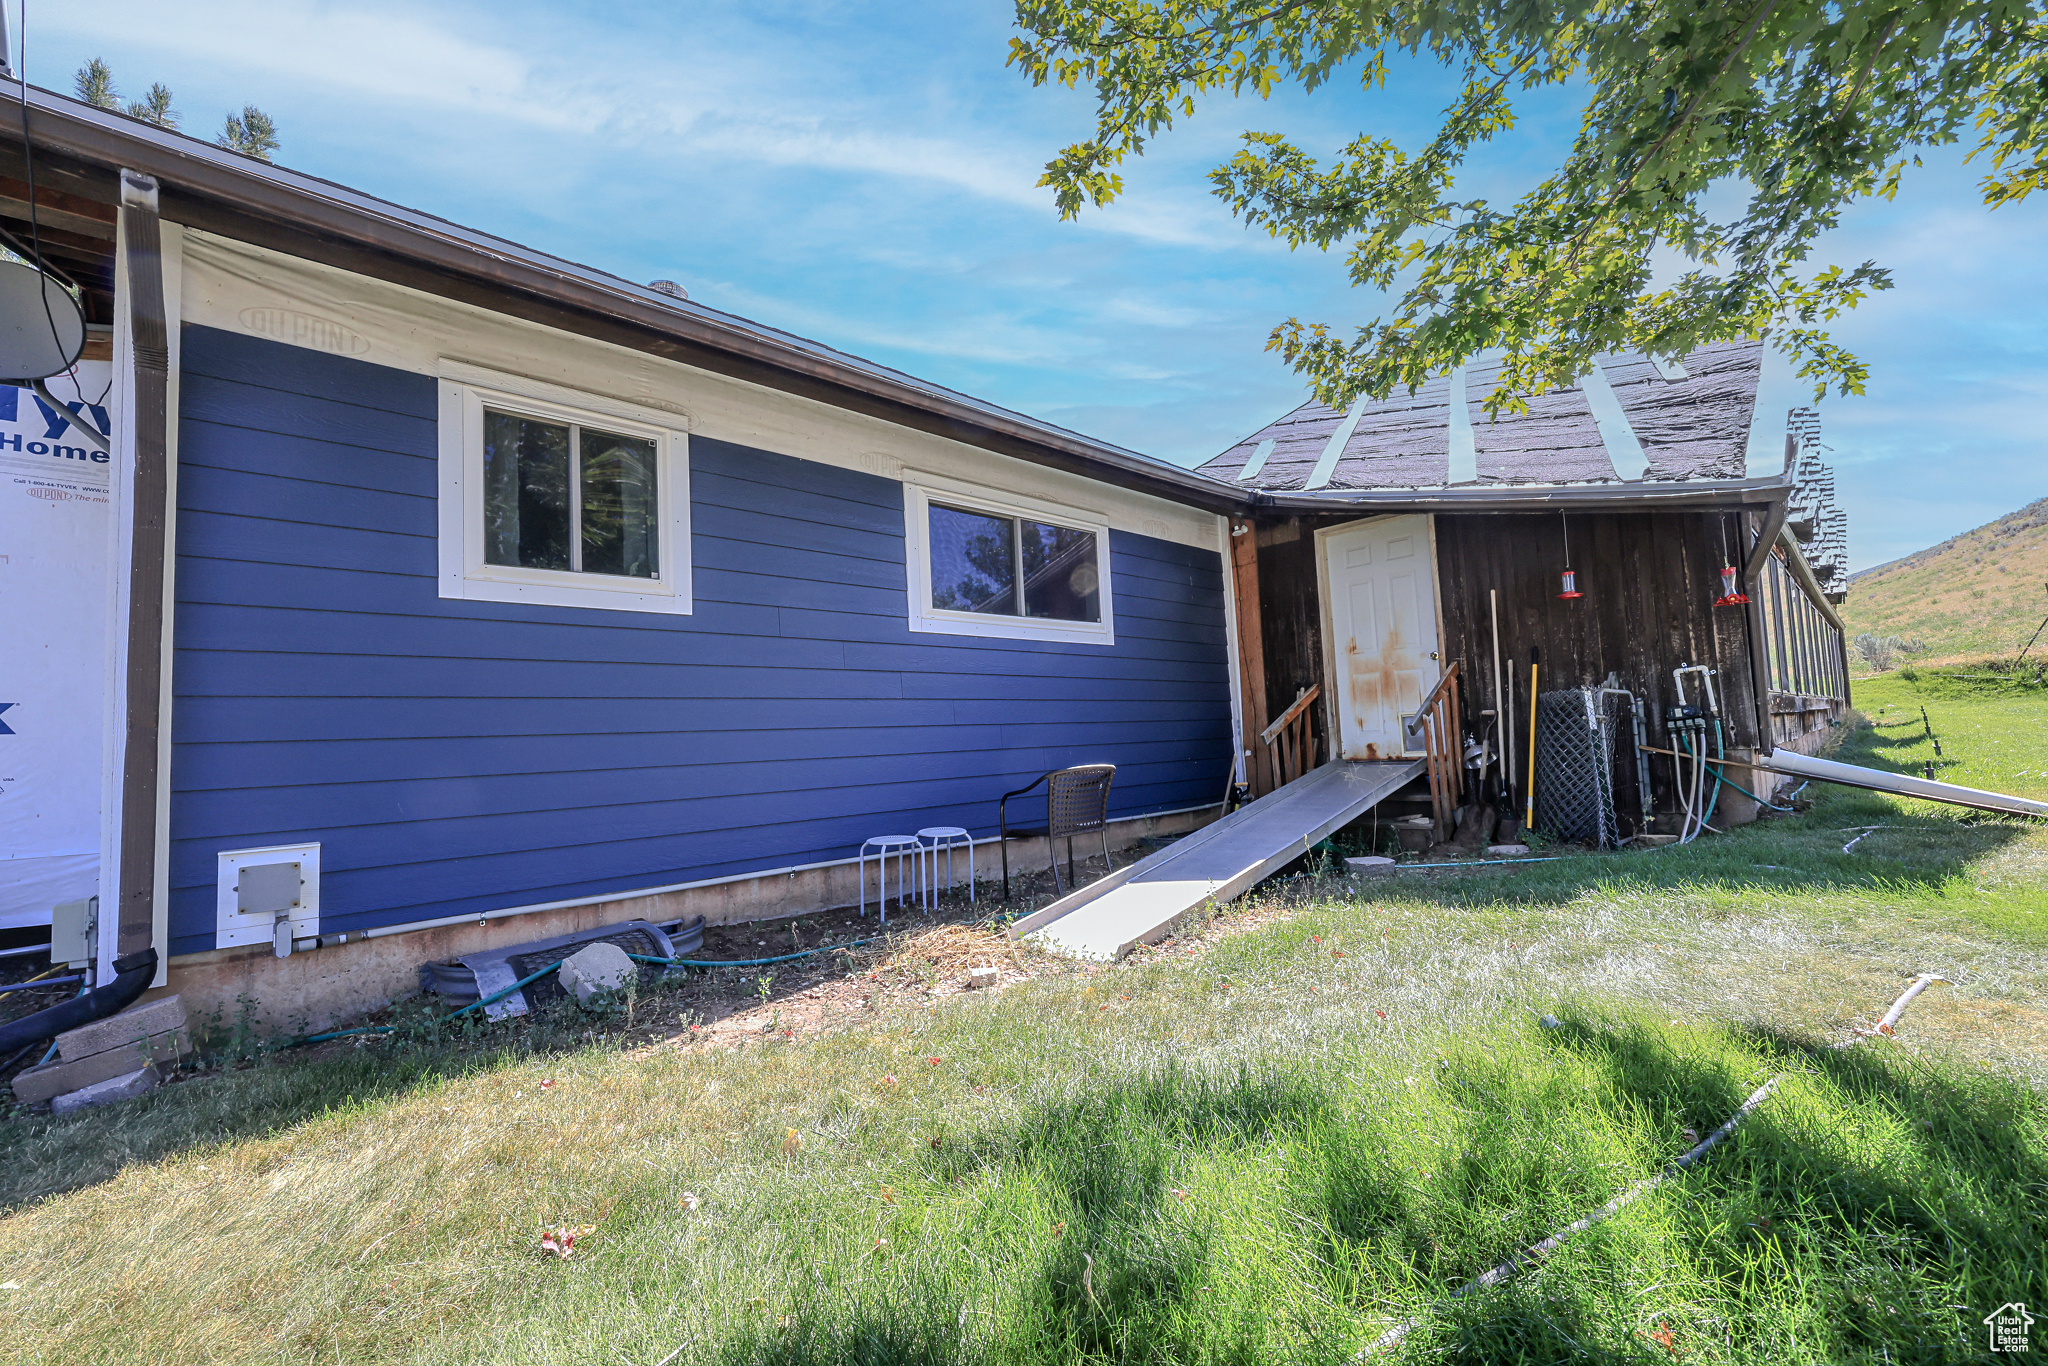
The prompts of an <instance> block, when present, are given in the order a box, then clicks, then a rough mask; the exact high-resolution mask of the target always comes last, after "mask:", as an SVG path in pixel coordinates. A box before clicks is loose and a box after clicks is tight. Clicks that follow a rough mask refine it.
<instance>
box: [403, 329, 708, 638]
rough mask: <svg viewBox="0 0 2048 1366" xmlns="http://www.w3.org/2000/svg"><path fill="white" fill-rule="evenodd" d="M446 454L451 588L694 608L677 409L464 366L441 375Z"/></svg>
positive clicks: (505, 598)
mask: <svg viewBox="0 0 2048 1366" xmlns="http://www.w3.org/2000/svg"><path fill="white" fill-rule="evenodd" d="M450 370H461V371H469V367H455V366H453V365H445V366H444V367H443V373H444V376H445V375H447V374H448V372H449V371H450ZM472 381H478V382H472ZM440 451H441V596H442V597H444V598H466V599H470V600H474V601H483V602H527V603H535V604H538V605H542V606H549V607H598V608H606V609H611V610H616V611H628V612H677V613H687V612H689V611H690V610H691V605H692V604H691V597H690V521H689V517H690V488H689V437H688V434H687V433H686V432H684V431H682V430H679V427H678V419H677V418H676V417H675V416H674V415H672V414H665V413H659V412H654V411H652V410H649V409H645V408H641V407H639V406H638V405H635V404H628V403H622V402H617V401H614V400H608V399H604V398H601V397H597V396H594V395H587V394H579V393H576V392H575V391H573V390H566V389H559V388H556V387H555V386H552V385H545V384H541V383H539V382H537V381H532V380H525V379H519V378H515V377H512V376H497V375H486V374H484V373H483V372H475V371H469V373H467V374H464V375H463V376H462V377H461V378H444V379H443V380H442V383H441V446H440Z"/></svg>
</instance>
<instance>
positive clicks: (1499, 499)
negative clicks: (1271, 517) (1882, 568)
mask: <svg viewBox="0 0 2048 1366" xmlns="http://www.w3.org/2000/svg"><path fill="white" fill-rule="evenodd" d="M1792 483H1793V481H1792V478H1791V476H1789V475H1785V474H1774V475H1769V476H1767V477H1764V478H1761V479H1713V480H1707V479H1700V480H1686V481H1683V482H1680V481H1673V482H1671V483H1657V484H1651V483H1643V484H1537V485H1516V484H1501V485H1493V486H1489V487H1485V488H1475V489H1374V490H1369V491H1367V490H1356V489H1337V490H1332V491H1331V492H1330V493H1327V494H1314V493H1269V494H1262V495H1261V496H1260V497H1259V499H1258V506H1259V510H1260V511H1262V512H1265V511H1271V512H1274V513H1284V514H1289V515H1295V516H1299V515H1303V514H1309V513H1315V514H1322V515H1329V514H1333V513H1336V514H1343V513H1348V514H1350V515H1352V516H1371V515H1372V514H1374V513H1378V512H1542V511H1547V510H1550V509H1552V508H1557V509H1563V510H1565V511H1570V512H1662V511H1679V510H1684V509H1693V508H1697V509H1702V510H1710V509H1713V508H1740V507H1756V506H1759V505H1775V506H1778V507H1783V506H1784V504H1785V500H1786V499H1787V498H1789V497H1790V496H1791V493H1792Z"/></svg>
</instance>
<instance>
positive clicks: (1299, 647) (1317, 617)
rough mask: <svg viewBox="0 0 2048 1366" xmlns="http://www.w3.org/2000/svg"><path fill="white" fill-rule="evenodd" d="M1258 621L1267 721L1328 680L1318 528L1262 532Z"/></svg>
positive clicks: (1288, 525) (1268, 526)
mask: <svg viewBox="0 0 2048 1366" xmlns="http://www.w3.org/2000/svg"><path fill="white" fill-rule="evenodd" d="M1259 616H1260V620H1261V621H1262V623H1263V625H1264V629H1265V634H1266V642H1265V643H1266V715H1267V717H1269V718H1271V717H1276V716H1279V715H1280V714H1281V713H1282V712H1284V711H1286V710H1287V708H1288V707H1290V706H1292V705H1293V703H1294V699H1295V697H1296V696H1297V695H1298V694H1299V693H1300V692H1301V690H1302V689H1303V688H1306V687H1308V686H1310V685H1311V684H1315V683H1320V682H1321V681H1322V676H1323V611H1322V599H1321V594H1320V592H1319V591H1318V589H1317V587H1316V536H1315V524H1314V523H1312V522H1310V521H1309V520H1308V519H1307V518H1301V517H1292V518H1288V519H1287V520H1285V521H1279V522H1267V523H1265V524H1263V525H1261V526H1260V527H1259ZM1323 711H1324V709H1323V708H1321V707H1318V708H1316V710H1315V721H1314V723H1313V724H1314V728H1315V731H1316V735H1317V739H1318V744H1319V745H1322V749H1321V750H1320V755H1321V757H1323V758H1326V759H1327V758H1328V757H1329V752H1328V745H1327V744H1326V743H1324V742H1325V740H1326V738H1327V737H1324V736H1323V734H1322V732H1323V721H1322V717H1323Z"/></svg>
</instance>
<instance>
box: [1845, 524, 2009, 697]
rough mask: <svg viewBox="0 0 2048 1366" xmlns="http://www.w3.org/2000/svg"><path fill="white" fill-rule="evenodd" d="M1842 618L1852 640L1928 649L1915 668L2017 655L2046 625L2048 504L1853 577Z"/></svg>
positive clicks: (1918, 655)
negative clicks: (1870, 638)
mask: <svg viewBox="0 0 2048 1366" xmlns="http://www.w3.org/2000/svg"><path fill="white" fill-rule="evenodd" d="M1841 613H1842V620H1843V621H1844V622H1845V623H1846V624H1847V625H1848V627H1849V633H1850V635H1851V636H1856V635H1860V634H1862V633H1863V632H1865V631H1869V632H1872V633H1874V634H1876V635H1881V636H1897V637H1899V639H1901V640H1903V641H1907V642H1918V643H1919V644H1920V645H1922V646H1924V647H1925V648H1924V649H1923V650H1922V651H1920V652H1919V653H1916V654H1914V655H1912V656H1911V657H1910V658H1911V662H1913V663H1923V662H1925V663H1931V662H1938V661H1940V660H1944V659H1953V658H1959V657H1962V658H1981V657H1983V656H1986V655H2010V654H2013V653H2014V652H2016V651H2017V650H2018V649H2019V648H2020V647H2021V646H2022V645H2024V644H2026V643H2027V637H2028V636H2030V635H2032V634H2033V632H2034V628H2035V627H2036V626H2039V625H2040V624H2041V618H2043V617H2048V498H2043V499H2041V500H2040V501H2038V502H2033V503H2029V504H2027V505H2026V506H2025V507H2023V508H2021V509H2020V510H2019V511H2017V512H2008V513H2007V514H2006V515H2005V516H2003V517H2001V518H1999V519H1998V520H1997V521H1995V522H1991V523H1989V524H1987V525H1985V526H1980V527H1978V528H1977V529H1976V530H1975V531H1966V532H1964V533H1963V534H1962V535H1960V536H1954V537H1951V538H1949V539H1948V540H1946V541H1943V542H1942V543H1941V544H1940V545H1936V546H1929V547H1928V548H1927V549H1925V550H1922V551H1919V552H1917V553H1915V554H1912V555H1908V556H1906V557H1905V558H1903V559H1897V560H1893V561H1892V562H1891V563H1890V564H1881V565H1878V566H1876V567H1875V568H1872V569H1866V570H1863V571H1862V572H1861V573H1858V574H1852V575H1850V576H1849V599H1848V601H1847V602H1845V603H1843V604H1842V608H1841ZM2034 649H2035V650H2037V651H2040V650H2044V649H2048V634H2044V635H2043V636H2042V638H2041V641H2040V643H2039V644H2037V645H2035V646H2034Z"/></svg>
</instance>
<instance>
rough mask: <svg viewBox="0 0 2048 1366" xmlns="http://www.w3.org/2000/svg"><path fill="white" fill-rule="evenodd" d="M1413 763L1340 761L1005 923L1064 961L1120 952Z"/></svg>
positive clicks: (1225, 890)
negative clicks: (1050, 903)
mask: <svg viewBox="0 0 2048 1366" xmlns="http://www.w3.org/2000/svg"><path fill="white" fill-rule="evenodd" d="M1422 768H1423V764H1422V760H1420V759H1395V760H1379V761H1374V762H1365V761H1360V760H1353V759H1340V760H1338V761H1337V762H1335V763H1329V764H1324V765H1323V766H1322V767H1321V768H1318V769H1314V770H1312V771H1310V772H1308V773H1305V774H1303V775H1302V776H1301V777H1300V778H1297V779H1295V780H1294V781H1293V782H1291V783H1289V784H1288V785H1287V786H1285V787H1283V788H1281V789H1280V790H1279V791H1277V792H1272V793H1268V794H1267V795H1266V796H1264V797H1261V798H1259V799H1258V800H1257V801H1255V802H1251V803H1249V804H1247V805H1245V806H1243V807H1240V808H1239V809H1238V810H1236V811H1233V812H1231V813H1230V814H1229V815H1228V816H1225V817H1224V818H1223V819H1222V820H1219V821H1216V822H1215V823H1214V824H1211V825H1205V826H1203V827H1202V828H1201V829H1200V830H1197V831H1195V832H1194V833H1193V834H1191V835H1189V836H1187V837H1186V838H1185V839H1181V840H1176V841H1175V842H1174V843H1172V844H1169V845H1168V846H1166V848H1164V849H1161V850H1159V851H1158V852H1157V853H1153V854H1148V855H1146V856H1145V857H1144V858H1141V859H1139V860H1138V861H1137V862H1135V863H1132V864H1130V865H1128V866H1126V867H1123V868H1119V869H1117V870H1116V871H1115V872H1113V873H1111V874H1110V875H1109V876H1107V877H1105V878H1103V879H1101V880H1100V881H1098V882H1093V883H1090V884H1089V885H1088V886H1086V887H1080V888H1077V889H1075V890H1074V891H1072V892H1070V893H1068V894H1067V895H1066V896H1063V897H1061V898H1060V899H1059V900H1058V901H1055V902H1053V903H1052V905H1050V906H1047V907H1046V908H1045V909H1044V910H1041V911H1038V912H1036V913H1035V914H1032V915H1029V916H1026V917H1025V918H1024V919H1022V920H1020V921H1018V922H1017V923H1016V924H1015V925H1014V926H1012V927H1011V929H1010V934H1011V937H1012V938H1017V939H1022V938H1024V937H1026V936H1027V935H1028V936H1030V937H1031V938H1032V939H1034V940H1036V941H1037V942H1038V943H1039V944H1041V945H1043V946H1044V947H1045V948H1048V949H1051V950H1052V951H1053V952H1055V953H1061V954H1065V955H1067V956H1069V957H1073V958H1091V959H1100V960H1109V959H1115V958H1121V957H1123V955H1125V954H1127V953H1129V952H1130V951H1131V949H1132V948H1133V947H1134V946H1135V945H1137V944H1140V943H1144V942H1149V941H1153V940H1157V939H1160V938H1163V937H1164V936H1165V934H1166V933H1167V931H1168V930H1170V929H1172V928H1173V925H1174V923H1175V922H1176V921H1178V920H1179V919H1180V918H1181V917H1182V916H1184V915H1186V914H1187V913H1188V912H1189V911H1192V910H1194V909H1195V908H1196V907H1197V906H1200V905H1201V904H1202V903H1203V902H1205V901H1228V900H1230V899H1231V898H1233V897H1236V896H1239V895H1241V894H1243V893H1244V892H1246V891H1248V890H1249V889H1250V888H1251V887H1253V886H1254V885H1256V884H1257V883H1258V882H1259V881H1260V880H1261V879H1262V878H1264V877H1266V876H1268V875H1269V874H1271V873H1272V872H1274V871H1275V870H1276V869H1278V868H1280V867H1282V866H1283V865H1285V864H1287V863H1289V862H1292V861H1293V860H1294V859H1297V858H1299V857H1301V855H1302V854H1304V853H1306V852H1308V850H1309V848H1310V847H1311V846H1313V845H1315V844H1317V843H1319V842H1321V841H1322V840H1324V839H1326V838H1327V837H1328V836H1329V835H1330V834H1331V832H1332V831H1335V830H1336V829H1338V828H1339V827H1340V826H1344V825H1348V824H1350V823H1351V822H1352V821H1354V820H1357V819H1358V818H1359V817H1360V816H1362V815H1364V814H1365V813H1366V812H1367V811H1369V810H1371V809H1372V808H1373V807H1374V806H1377V805H1378V804H1379V803H1380V802H1382V801H1385V800H1386V799H1387V798H1388V797H1390V796H1392V795H1393V794H1394V793H1395V792H1397V791H1399V790H1400V789H1401V788H1402V787H1403V786H1404V785H1406V784H1407V783H1408V781H1409V780H1410V779H1412V778H1414V777H1416V776H1417V775H1418V774H1420V773H1421V772H1422Z"/></svg>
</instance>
